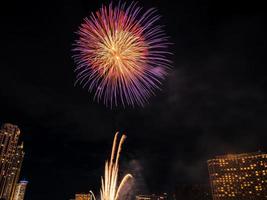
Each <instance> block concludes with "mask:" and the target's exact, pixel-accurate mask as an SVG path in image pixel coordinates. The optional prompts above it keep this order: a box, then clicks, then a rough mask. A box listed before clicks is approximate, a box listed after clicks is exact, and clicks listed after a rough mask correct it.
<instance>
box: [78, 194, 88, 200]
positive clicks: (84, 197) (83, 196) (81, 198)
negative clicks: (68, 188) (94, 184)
mask: <svg viewBox="0 0 267 200" xmlns="http://www.w3.org/2000/svg"><path fill="white" fill-rule="evenodd" d="M75 200H92V195H91V194H75Z"/></svg>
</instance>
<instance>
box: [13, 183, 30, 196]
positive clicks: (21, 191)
mask: <svg viewBox="0 0 267 200" xmlns="http://www.w3.org/2000/svg"><path fill="white" fill-rule="evenodd" d="M27 184H28V181H20V182H19V183H18V184H17V186H16V190H15V194H14V197H13V200H23V199H24V196H25V191H26V187H27Z"/></svg>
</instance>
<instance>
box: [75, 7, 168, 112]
mask: <svg viewBox="0 0 267 200" xmlns="http://www.w3.org/2000/svg"><path fill="white" fill-rule="evenodd" d="M159 18H160V16H159V15H157V14H156V10H155V9H154V8H151V9H149V10H147V11H146V12H142V8H141V7H139V6H138V5H137V3H131V4H129V5H128V6H127V5H126V3H123V4H119V5H118V6H114V5H113V4H110V5H109V6H104V5H103V6H102V7H101V8H100V10H98V11H97V12H96V13H92V14H91V15H90V17H88V18H85V19H84V22H83V23H82V24H81V26H80V27H79V30H78V32H77V34H78V37H79V38H78V39H77V40H76V42H75V44H74V45H75V47H74V61H75V63H76V68H75V72H76V78H77V79H76V83H75V84H77V83H79V84H80V85H82V86H83V87H85V88H87V89H88V91H90V92H93V93H94V99H96V100H97V101H98V102H99V101H103V102H104V104H105V105H107V106H110V107H112V106H118V105H119V104H122V105H123V106H126V105H131V106H135V105H138V106H144V105H145V104H146V103H147V101H148V98H149V97H150V96H151V95H153V94H154V91H155V90H156V89H159V86H160V85H161V81H162V80H163V79H164V78H165V76H166V75H167V71H168V69H170V67H171V62H170V60H169V59H168V58H167V57H168V54H170V52H169V51H168V46H169V44H170V43H169V42H168V37H167V36H166V34H165V32H164V31H163V30H162V26H160V25H157V22H158V20H159Z"/></svg>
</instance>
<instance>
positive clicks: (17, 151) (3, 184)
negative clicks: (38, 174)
mask: <svg viewBox="0 0 267 200" xmlns="http://www.w3.org/2000/svg"><path fill="white" fill-rule="evenodd" d="M19 136H20V130H19V128H18V127H17V126H15V125H12V124H4V125H3V126H2V128H1V129H0V199H1V198H2V199H5V200H13V197H14V194H15V190H16V185H17V182H18V179H19V174H20V169H21V164H22V160H23V157H24V151H23V144H18V142H19Z"/></svg>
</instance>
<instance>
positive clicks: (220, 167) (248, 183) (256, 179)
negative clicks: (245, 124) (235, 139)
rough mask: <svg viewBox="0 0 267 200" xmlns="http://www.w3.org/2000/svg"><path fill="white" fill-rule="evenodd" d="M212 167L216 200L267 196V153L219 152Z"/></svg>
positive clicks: (210, 172) (209, 167)
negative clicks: (227, 153) (220, 154)
mask: <svg viewBox="0 0 267 200" xmlns="http://www.w3.org/2000/svg"><path fill="white" fill-rule="evenodd" d="M208 169H209V177H210V185H211V190H212V196H213V200H264V199H267V154H265V153H260V152H259V153H246V154H234V155H232V154H231V155H225V156H217V157H216V158H214V159H211V160H208Z"/></svg>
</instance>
